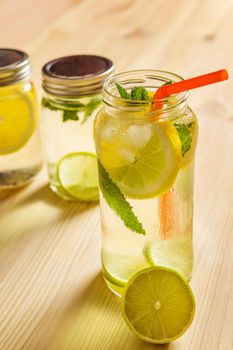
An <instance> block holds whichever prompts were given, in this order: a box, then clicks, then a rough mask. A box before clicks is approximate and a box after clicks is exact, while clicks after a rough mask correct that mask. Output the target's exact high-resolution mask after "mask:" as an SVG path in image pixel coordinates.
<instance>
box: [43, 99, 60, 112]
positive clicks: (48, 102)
mask: <svg viewBox="0 0 233 350" xmlns="http://www.w3.org/2000/svg"><path fill="white" fill-rule="evenodd" d="M41 104H42V106H43V107H44V108H48V109H50V110H51V111H57V110H58V108H57V107H55V106H54V105H53V104H51V102H50V101H49V100H48V99H47V98H45V97H43V98H42V101H41Z"/></svg>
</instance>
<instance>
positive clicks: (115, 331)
mask: <svg viewBox="0 0 233 350" xmlns="http://www.w3.org/2000/svg"><path fill="white" fill-rule="evenodd" d="M51 333H52V336H51V338H50V340H49V341H47V342H46V344H45V343H44V342H43V344H42V343H40V344H38V345H39V347H37V348H36V349H46V350H66V349H77V350H79V349H80V350H81V349H82V350H92V349H93V350H108V349H109V350H110V349H111V350H152V349H154V350H162V349H163V350H167V349H169V344H167V345H157V346H156V345H153V344H148V343H145V342H143V341H141V340H139V339H137V338H136V336H135V335H134V334H133V333H132V332H131V331H130V330H129V329H128V327H127V326H126V324H125V322H124V320H123V318H122V316H121V312H120V299H119V298H118V297H116V296H115V295H114V294H113V293H111V292H110V291H109V290H108V288H107V287H106V285H105V283H104V281H103V278H102V276H101V274H98V275H97V276H96V277H95V278H94V280H93V281H92V282H91V283H90V284H89V285H88V286H87V287H86V288H85V289H84V290H83V291H82V293H81V294H80V295H79V296H77V298H74V300H73V301H72V302H71V303H70V305H69V306H68V307H67V309H66V310H65V312H64V313H63V315H62V316H61V318H60V320H59V322H58V325H57V327H56V330H54V331H52V332H51ZM45 338H46V334H44V336H43V339H45Z"/></svg>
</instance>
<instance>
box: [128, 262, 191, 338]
mask: <svg viewBox="0 0 233 350" xmlns="http://www.w3.org/2000/svg"><path fill="white" fill-rule="evenodd" d="M194 312H195V299H194V296H193V293H192V290H191V288H190V286H189V284H188V283H187V282H186V281H185V280H184V279H183V278H182V277H181V276H180V275H179V274H178V273H177V272H175V271H174V270H171V269H168V268H166V267H161V266H156V267H149V268H147V269H144V270H142V271H139V272H138V273H137V274H136V275H134V276H133V277H132V279H131V280H130V281H129V282H128V284H127V286H126V288H125V290H124V293H123V298H122V314H123V317H124V319H125V321H126V323H127V324H128V326H129V327H130V329H131V330H132V331H133V332H134V333H135V334H136V335H137V336H139V338H141V339H143V340H145V341H147V342H150V343H155V344H164V343H169V342H171V341H173V340H175V339H177V338H179V337H180V336H181V335H182V334H183V333H184V332H185V331H186V330H187V329H188V327H189V326H190V324H191V323H192V320H193V317H194Z"/></svg>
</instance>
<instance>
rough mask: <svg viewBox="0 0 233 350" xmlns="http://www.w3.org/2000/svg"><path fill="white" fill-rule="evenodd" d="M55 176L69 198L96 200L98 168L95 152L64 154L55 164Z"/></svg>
mask: <svg viewBox="0 0 233 350" xmlns="http://www.w3.org/2000/svg"><path fill="white" fill-rule="evenodd" d="M57 178H58V181H59V183H60V185H61V187H62V188H63V189H64V190H65V191H66V192H67V193H68V194H69V195H70V196H71V198H74V199H77V200H84V201H96V200H98V198H99V195H98V169H97V160H96V156H95V154H93V153H89V152H77V153H69V154H67V155H65V156H64V157H63V158H61V159H60V160H59V162H58V164H57Z"/></svg>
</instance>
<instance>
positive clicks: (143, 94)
mask: <svg viewBox="0 0 233 350" xmlns="http://www.w3.org/2000/svg"><path fill="white" fill-rule="evenodd" d="M131 97H132V100H136V101H148V100H149V99H150V98H149V95H148V92H147V90H146V89H145V88H144V87H142V86H140V87H138V86H135V87H134V88H133V89H132V90H131Z"/></svg>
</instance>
